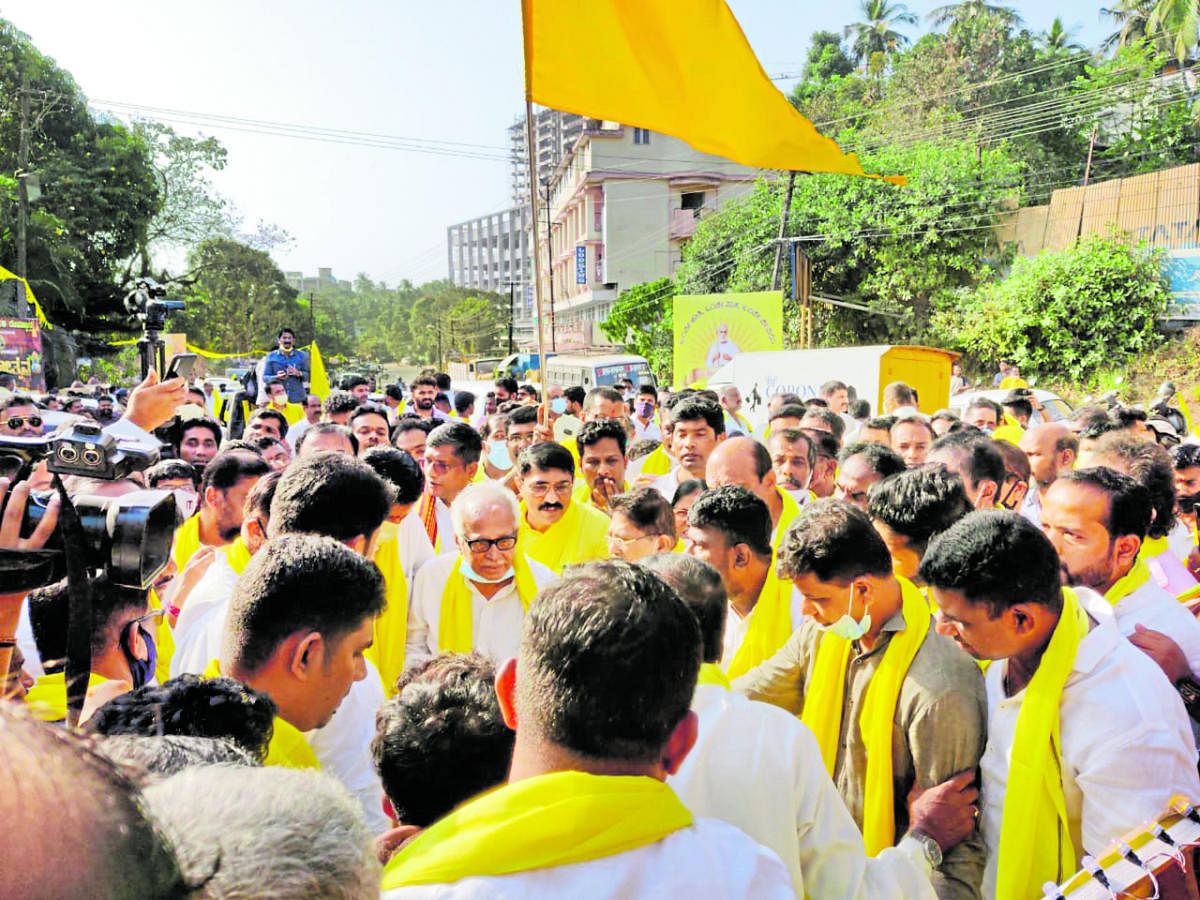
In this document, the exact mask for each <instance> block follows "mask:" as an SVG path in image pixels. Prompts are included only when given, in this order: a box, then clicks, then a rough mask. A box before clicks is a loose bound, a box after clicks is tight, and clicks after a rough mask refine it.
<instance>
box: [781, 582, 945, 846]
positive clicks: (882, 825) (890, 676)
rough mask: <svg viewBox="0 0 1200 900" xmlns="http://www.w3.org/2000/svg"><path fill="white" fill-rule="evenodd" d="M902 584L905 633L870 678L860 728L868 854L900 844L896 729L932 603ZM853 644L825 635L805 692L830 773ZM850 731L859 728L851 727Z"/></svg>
mask: <svg viewBox="0 0 1200 900" xmlns="http://www.w3.org/2000/svg"><path fill="white" fill-rule="evenodd" d="M898 580H899V582H900V594H901V597H902V604H903V606H902V611H903V615H904V630H903V631H898V632H896V633H895V634H893V635H892V638H891V640H890V641H888V645H887V648H886V649H885V650H884V651H883V660H882V661H881V662H880V663H879V668H878V669H876V670H875V674H874V675H872V676H871V682H870V684H868V685H867V695H866V697H865V698H864V700H863V707H862V715H861V716H860V717H859V722H858V725H857V727H858V728H859V729H860V730H861V732H862V737H863V744H864V745H865V746H866V749H867V779H866V785H865V787H864V790H863V797H864V807H865V808H864V811H863V841H864V842H865V844H866V846H867V853H868V854H870V855H871V856H876V855H878V854H879V853H880V852H881V851H883V850H885V849H887V848H888V847H891V846H892V845H893V844H895V842H896V812H895V806H894V797H893V782H892V731H893V728H894V724H893V723H894V720H895V717H896V702H897V700H898V699H899V697H900V685H901V684H902V683H903V682H904V679H905V677H906V676H907V675H908V669H909V666H911V665H912V661H913V658H914V657H915V656H916V655H917V651H918V650H920V649H921V645H922V644H923V643H925V636H926V635H927V634H928V633H929V621H930V619H929V603H928V602H927V601H926V600H925V597H924V596H923V595H922V594H921V592H920V591H919V590H918V589H917V587H916V586H915V585H914V584H913V583H912V582H911V581H908V580H907V579H905V578H901V579H898ZM851 645H852V642H851V641H847V640H845V639H844V638H840V637H838V636H837V635H833V634H829V633H828V632H826V633H825V634H823V635H821V638H820V642H819V644H818V647H817V658H816V662H815V663H814V664H813V671H812V680H811V683H810V684H809V686H808V689H807V690H806V691H805V696H804V713H803V715H802V716H801V720H802V721H803V722H804V724H805V725H807V726H808V727H809V728H811V729H812V732H813V734H814V735H815V736H816V738H817V743H818V744H819V745H820V747H821V757H822V758H823V759H824V760H825V769H826V771H828V772H829V774H830V776H832V775H833V767H834V762H835V760H836V759H837V748H838V740H839V737H840V736H841V729H842V709H843V706H844V704H845V694H846V664H847V663H848V662H849V660H850V649H851ZM849 727H851V728H854V727H856V726H855V724H854V723H850V725H849Z"/></svg>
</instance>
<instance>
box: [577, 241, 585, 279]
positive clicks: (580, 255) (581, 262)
mask: <svg viewBox="0 0 1200 900" xmlns="http://www.w3.org/2000/svg"><path fill="white" fill-rule="evenodd" d="M575 283H576V284H587V247H584V246H583V245H580V246H578V247H576V248H575Z"/></svg>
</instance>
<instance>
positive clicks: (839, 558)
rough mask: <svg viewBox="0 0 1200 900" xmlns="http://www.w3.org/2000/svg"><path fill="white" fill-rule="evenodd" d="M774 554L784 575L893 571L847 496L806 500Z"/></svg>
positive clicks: (822, 577) (845, 577) (844, 579)
mask: <svg viewBox="0 0 1200 900" xmlns="http://www.w3.org/2000/svg"><path fill="white" fill-rule="evenodd" d="M696 502H697V503H699V501H696ZM694 508H695V507H693V509H694ZM777 557H778V561H779V564H778V571H779V574H780V576H781V577H785V578H796V577H798V576H801V575H808V574H810V573H811V574H812V575H814V576H815V577H816V578H817V580H818V581H822V582H826V583H828V582H837V583H838V584H843V583H844V584H849V583H850V582H851V581H853V580H854V579H855V578H858V577H860V576H862V575H874V576H877V577H882V576H884V575H890V574H891V572H892V557H891V554H890V553H888V548H887V544H885V543H884V542H883V538H881V537H880V536H879V532H877V531H876V530H875V528H874V526H872V525H871V520H870V518H868V517H867V514H866V513H865V512H863V511H862V510H861V509H859V508H858V507H857V506H855V505H854V504H852V503H848V502H847V501H845V500H832V499H824V500H810V501H809V502H808V503H806V504H805V505H804V506H802V507H801V508H800V512H799V513H798V514H797V515H796V518H795V519H793V520H792V524H791V526H790V527H789V528H788V530H787V532H785V533H784V536H783V541H782V542H781V543H780V545H779V552H778V554H777Z"/></svg>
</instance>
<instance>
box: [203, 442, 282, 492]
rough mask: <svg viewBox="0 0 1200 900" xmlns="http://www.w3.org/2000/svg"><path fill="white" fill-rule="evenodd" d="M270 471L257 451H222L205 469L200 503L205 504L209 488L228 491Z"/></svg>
mask: <svg viewBox="0 0 1200 900" xmlns="http://www.w3.org/2000/svg"><path fill="white" fill-rule="evenodd" d="M270 471H271V467H270V466H268V465H267V462H266V460H264V459H263V458H262V457H261V456H260V455H259V454H258V451H257V450H255V451H254V452H253V453H247V452H246V451H245V450H222V451H221V452H220V453H218V454H217V455H216V456H214V457H213V458H212V459H210V460H209V461H208V465H206V466H205V467H204V477H203V478H201V480H200V503H201V505H203V504H204V492H205V491H207V490H208V489H209V488H215V489H217V490H218V491H227V490H229V489H230V488H231V487H233V486H234V485H236V484H238V483H239V482H241V481H242V480H243V479H245V478H261V477H262V476H263V475H266V474H267V473H268V472H270Z"/></svg>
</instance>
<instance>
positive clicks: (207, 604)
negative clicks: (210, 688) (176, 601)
mask: <svg viewBox="0 0 1200 900" xmlns="http://www.w3.org/2000/svg"><path fill="white" fill-rule="evenodd" d="M237 579H238V576H237V572H235V571H233V567H232V566H230V565H229V558H228V557H227V556H226V555H225V554H224V553H220V552H218V553H217V554H216V555H215V556H214V557H213V561H212V565H210V566H209V567H208V571H206V572H205V573H204V574H203V575H202V576H201V577H200V581H199V582H197V583H196V586H195V587H194V588H192V593H191V594H190V595H189V596H188V598H187V600H186V601H185V602H184V604H183V610H182V611H181V612H180V613H179V619H178V620H177V621H176V622H175V630H174V637H175V653H174V655H173V656H172V657H171V677H172V678H176V677H178V676H180V675H183V674H184V673H185V672H191V673H192V674H195V675H200V674H203V672H204V670H205V669H206V668H208V664H209V663H210V662H212V661H213V660H214V659H219V658H220V656H221V640H222V638H223V636H224V634H225V613H226V611H227V610H228V609H229V601H230V600H232V599H233V587H234V585H235V584H237Z"/></svg>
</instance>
